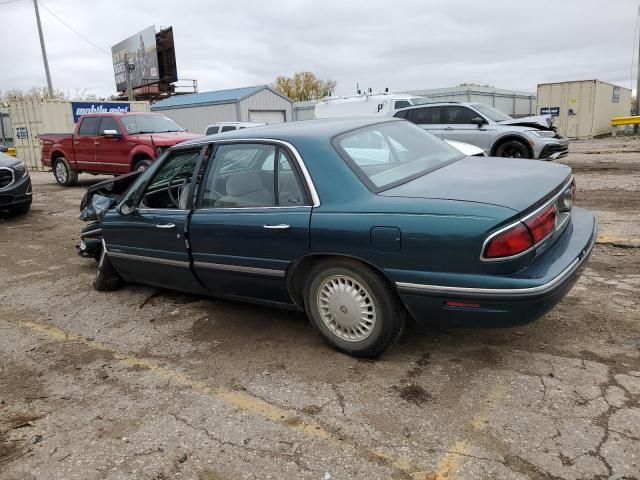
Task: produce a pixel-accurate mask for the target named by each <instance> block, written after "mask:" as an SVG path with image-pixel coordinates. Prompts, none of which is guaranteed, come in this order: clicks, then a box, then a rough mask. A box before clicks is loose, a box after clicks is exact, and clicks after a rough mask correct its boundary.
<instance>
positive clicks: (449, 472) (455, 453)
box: [433, 379, 506, 480]
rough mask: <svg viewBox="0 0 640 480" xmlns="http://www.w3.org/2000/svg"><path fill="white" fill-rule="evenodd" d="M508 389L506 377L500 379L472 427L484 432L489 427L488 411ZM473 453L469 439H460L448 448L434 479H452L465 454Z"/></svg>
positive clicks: (474, 419) (473, 421)
mask: <svg viewBox="0 0 640 480" xmlns="http://www.w3.org/2000/svg"><path fill="white" fill-rule="evenodd" d="M505 391H506V382H505V380H504V379H501V380H499V381H498V382H497V383H496V384H495V385H494V386H493V387H492V388H491V390H490V391H489V394H488V395H487V397H486V398H485V405H486V407H485V408H484V409H483V410H484V413H481V414H479V415H477V416H476V417H474V418H473V420H472V421H471V427H472V429H473V431H475V432H482V431H484V430H486V428H487V422H488V417H487V415H488V412H490V411H491V410H493V409H494V408H495V406H496V404H497V403H498V401H499V400H500V399H501V398H502V397H503V396H504V394H505ZM470 453H471V444H470V441H469V440H468V439H465V438H463V439H459V440H456V442H455V443H454V444H453V445H452V446H451V448H449V449H448V451H447V454H446V455H445V456H444V457H443V459H442V460H441V461H440V463H439V464H438V467H437V468H436V472H435V475H434V477H433V479H434V480H452V479H453V478H454V477H455V474H456V472H457V471H458V467H459V466H460V459H461V458H462V457H463V456H466V455H469V454H470Z"/></svg>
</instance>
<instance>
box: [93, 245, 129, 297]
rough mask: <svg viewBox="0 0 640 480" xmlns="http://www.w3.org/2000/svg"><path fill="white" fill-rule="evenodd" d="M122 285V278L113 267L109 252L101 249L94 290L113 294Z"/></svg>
mask: <svg viewBox="0 0 640 480" xmlns="http://www.w3.org/2000/svg"><path fill="white" fill-rule="evenodd" d="M120 285H122V277H120V275H118V272H116V269H115V268H113V265H111V261H110V260H109V257H108V256H107V252H106V251H105V250H104V249H101V251H100V260H99V261H98V270H97V271H96V276H95V278H94V279H93V288H95V289H96V290H98V291H99V292H111V291H113V290H117V289H118V288H120Z"/></svg>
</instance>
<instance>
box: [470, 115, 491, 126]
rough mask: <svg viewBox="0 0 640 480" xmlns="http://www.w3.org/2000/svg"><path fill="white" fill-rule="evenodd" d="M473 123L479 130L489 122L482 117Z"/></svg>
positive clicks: (475, 119) (472, 120) (473, 119)
mask: <svg viewBox="0 0 640 480" xmlns="http://www.w3.org/2000/svg"><path fill="white" fill-rule="evenodd" d="M471 123H473V124H474V125H477V126H478V128H479V127H481V126H482V125H484V124H485V123H487V121H486V120H485V119H484V118H482V117H475V118H472V119H471Z"/></svg>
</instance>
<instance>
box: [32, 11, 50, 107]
mask: <svg viewBox="0 0 640 480" xmlns="http://www.w3.org/2000/svg"><path fill="white" fill-rule="evenodd" d="M33 6H34V8H35V9H36V23H37V24H38V34H39V35H40V49H41V50H42V61H43V62H44V73H45V74H46V75H47V87H48V88H49V98H53V86H52V85H51V73H49V61H48V60H47V49H46V48H45V46H44V35H43V34H42V24H41V23H40V10H38V0H33Z"/></svg>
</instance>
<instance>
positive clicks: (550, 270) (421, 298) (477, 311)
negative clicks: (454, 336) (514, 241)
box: [396, 208, 597, 328]
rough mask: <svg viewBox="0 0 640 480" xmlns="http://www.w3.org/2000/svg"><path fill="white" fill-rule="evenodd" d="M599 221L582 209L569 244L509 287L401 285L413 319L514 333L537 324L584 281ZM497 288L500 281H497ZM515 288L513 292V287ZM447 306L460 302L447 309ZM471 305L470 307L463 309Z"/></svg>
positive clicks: (510, 280) (509, 279)
mask: <svg viewBox="0 0 640 480" xmlns="http://www.w3.org/2000/svg"><path fill="white" fill-rule="evenodd" d="M596 234H597V225H596V222H595V218H594V216H593V215H592V214H591V213H590V212H587V211H586V210H582V209H579V208H576V209H574V212H573V214H572V224H571V228H570V229H569V228H568V229H567V231H566V232H565V235H563V237H564V238H562V239H561V240H559V241H558V242H557V243H556V244H555V245H554V246H553V247H552V248H551V249H550V250H549V251H547V252H545V254H544V255H543V256H541V257H540V259H538V260H537V261H535V262H534V263H533V264H532V265H531V266H530V267H527V268H525V269H524V270H523V271H521V272H519V273H518V274H516V275H510V276H503V277H500V278H499V280H500V283H501V284H502V285H504V287H500V288H495V287H492V286H489V287H488V288H483V287H481V286H478V285H477V283H476V285H474V286H467V285H463V284H460V285H427V284H415V283H406V282H396V285H397V288H398V292H399V293H400V297H401V299H402V301H403V302H404V304H405V305H406V307H407V309H408V310H409V311H410V312H411V314H412V315H413V317H414V318H415V319H416V320H417V321H418V322H419V323H424V324H432V323H437V324H441V325H446V326H447V327H462V328H466V327H470V328H475V327H488V328H495V327H510V326H516V325H522V324H526V323H530V322H533V321H535V320H537V319H538V318H540V317H542V316H543V315H544V314H545V313H547V312H548V311H549V310H551V309H552V308H553V307H554V306H555V305H556V304H558V302H560V300H562V299H563V298H564V296H565V295H566V294H567V293H568V292H569V290H571V288H572V287H573V285H575V283H576V282H577V281H578V279H579V278H580V275H581V274H582V271H583V270H584V267H585V265H586V262H587V259H588V258H589V256H590V255H591V252H592V250H593V247H594V245H595V240H596ZM491 277H492V278H491V279H492V283H495V281H496V280H497V278H496V276H495V275H491ZM510 284H511V286H510ZM446 302H455V303H454V305H457V306H451V305H447V303H446ZM461 304H467V305H461Z"/></svg>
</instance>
